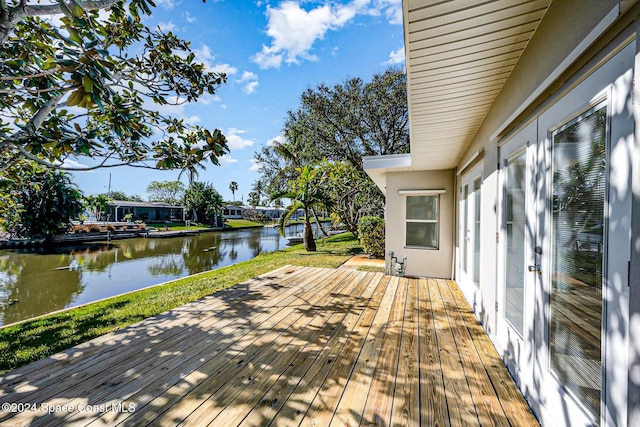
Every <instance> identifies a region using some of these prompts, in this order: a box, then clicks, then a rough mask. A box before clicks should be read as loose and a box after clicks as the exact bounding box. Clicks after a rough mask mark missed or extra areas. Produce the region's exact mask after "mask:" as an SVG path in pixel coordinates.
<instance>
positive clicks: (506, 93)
mask: <svg viewBox="0 0 640 427" xmlns="http://www.w3.org/2000/svg"><path fill="white" fill-rule="evenodd" d="M639 16H640V6H639V5H638V3H636V2H626V1H614V0H605V1H588V2H585V1H583V0H563V1H554V2H553V3H552V4H551V6H550V8H549V10H548V11H547V13H546V15H545V16H544V19H543V21H542V22H541V24H540V26H539V27H538V29H537V31H536V33H535V34H534V36H533V38H532V39H531V40H530V42H529V44H528V46H527V49H526V50H525V52H524V54H523V55H522V56H521V57H520V58H519V60H518V64H517V65H516V67H515V69H514V71H513V72H512V74H511V75H510V76H509V79H508V81H507V82H506V83H505V85H504V86H503V88H502V91H501V92H500V94H499V95H498V97H497V98H496V100H495V102H494V104H493V105H492V107H491V109H490V110H489V112H488V114H487V115H486V117H485V119H484V122H483V124H482V126H481V127H480V128H479V130H478V131H477V133H476V134H475V136H474V138H473V140H472V141H471V142H470V144H469V146H468V148H467V149H466V150H465V151H464V152H463V153H462V155H461V156H460V158H459V161H458V167H457V169H456V170H450V171H434V170H420V165H419V164H415V163H414V164H411V165H410V166H409V167H406V166H403V167H406V168H407V169H410V170H405V171H402V172H400V171H398V172H396V171H392V170H391V169H388V170H387V171H386V172H385V175H384V177H385V189H386V199H387V207H386V214H385V215H386V220H387V221H386V223H387V230H386V251H387V253H388V252H389V251H393V252H394V253H395V255H396V256H397V257H398V258H402V256H404V255H406V256H407V257H408V268H407V272H406V273H407V274H409V275H421V276H430V277H450V276H451V275H452V274H455V278H456V279H457V280H458V281H459V284H460V286H461V289H462V290H463V292H464V294H465V296H466V298H467V299H468V301H469V302H470V304H471V305H472V307H473V308H474V310H475V313H476V315H477V317H478V319H479V320H480V321H481V322H482V324H483V327H484V328H485V330H486V331H487V333H488V334H489V336H490V337H491V339H492V340H493V342H494V344H495V345H496V347H497V349H498V351H499V352H500V353H501V354H503V356H504V357H505V360H506V359H507V356H506V355H507V354H509V353H510V352H511V351H513V350H512V349H510V348H508V346H505V345H504V343H505V337H504V336H503V335H504V326H502V324H501V322H502V323H504V319H502V320H501V319H500V318H499V317H500V316H501V314H500V311H499V310H498V307H499V306H501V305H503V304H504V296H501V295H500V292H501V291H500V289H499V288H500V286H501V285H500V283H501V274H500V272H499V271H500V269H501V268H503V264H504V263H501V261H500V259H499V257H500V256H501V255H502V253H501V249H500V245H501V244H502V243H499V242H502V240H501V239H504V238H505V236H504V235H503V234H502V233H503V230H502V226H501V225H500V224H501V223H500V221H502V219H501V216H500V215H501V209H503V207H502V205H501V203H503V201H502V200H501V199H502V197H501V192H502V189H501V185H502V179H503V177H502V175H501V173H502V172H501V170H500V168H501V165H500V153H501V151H500V150H501V148H504V147H503V146H502V144H504V143H505V142H507V141H510V140H511V138H512V137H513V136H514V135H517V134H519V133H521V132H522V131H523V129H525V128H528V127H530V126H533V127H534V128H535V129H537V135H538V137H537V139H536V137H535V136H534V137H533V140H532V143H533V144H542V145H540V146H541V147H542V146H544V144H545V139H546V138H548V136H547V134H546V132H547V131H548V130H549V129H553V127H552V126H553V123H556V122H557V123H558V124H560V123H562V122H563V121H565V120H566V119H567V117H572V116H573V115H575V114H577V113H576V110H575V108H576V107H575V105H576V103H575V102H573V101H572V97H573V96H574V92H577V91H578V90H579V89H580V88H581V87H584V86H585V85H586V86H588V87H591V88H593V92H588V93H590V94H592V96H593V97H594V98H595V97H596V95H597V96H602V93H605V92H606V91H608V92H606V95H605V98H606V99H607V100H608V102H609V103H610V104H609V105H608V106H607V108H608V112H609V120H610V122H609V125H608V126H610V129H609V130H608V131H609V132H610V134H609V138H610V146H609V149H608V153H607V156H608V157H607V160H606V161H607V168H608V169H607V173H606V179H607V196H606V197H607V198H606V200H607V202H606V203H607V205H606V209H607V214H606V215H607V224H606V227H607V228H606V232H605V233H606V236H607V239H608V240H607V245H608V248H609V254H608V255H606V254H605V258H604V261H603V265H604V270H605V276H604V278H603V281H604V285H603V302H602V304H603V313H602V315H603V317H602V331H601V334H602V343H601V344H602V372H603V376H602V380H603V383H602V400H603V402H604V403H603V405H602V408H601V417H600V419H599V422H598V424H599V425H611V426H613V425H628V426H633V425H640V379H639V378H640V376H638V375H637V374H636V372H638V371H639V369H640V333H639V332H638V327H639V326H638V325H640V255H639V254H640V237H639V236H640V219H639V218H640V214H639V213H638V211H639V210H640V178H639V177H640V160H638V159H639V158H640V154H639V153H640V144H639V143H638V140H640V136H638V132H639V131H638V126H637V125H636V123H637V122H638V120H640V119H639V118H640V100H639V95H638V94H637V90H636V93H634V94H633V99H634V100H635V102H633V103H632V102H631V98H632V94H631V93H632V87H633V86H634V85H633V82H635V87H636V88H637V87H638V86H639V85H638V83H637V82H636V80H637V79H638V72H637V70H638V65H637V64H640V59H638V58H640V53H639V52H640V44H638V42H637V36H636V34H637V32H638V30H640V18H639ZM634 64H635V67H634ZM595 75H598V76H600V77H594V78H592V76H595ZM603 76H604V77H603ZM601 77H603V78H604V80H599V79H601ZM607 79H609V80H607ZM594 82H595V83H594ZM563 105H566V108H565V107H563ZM580 108H582V107H580ZM556 112H557V115H556ZM542 117H544V120H545V121H544V122H543V123H544V124H540V125H539V124H538V123H539V121H540V120H541V118H542ZM634 131H635V134H634ZM415 143H417V144H419V143H420V141H415V140H414V141H412V144H415ZM479 153H481V155H480V156H479ZM503 154H504V153H503ZM474 158H477V160H476V161H474V162H473V163H472V164H471V167H474V168H475V167H478V165H479V167H480V169H481V170H482V192H481V196H482V197H481V200H482V203H481V218H482V220H481V223H482V227H481V230H480V236H481V255H480V257H481V258H480V259H481V265H482V269H481V272H480V283H479V285H478V284H473V283H465V282H464V281H463V280H462V279H461V277H460V275H459V274H457V273H453V272H459V271H460V268H459V263H460V258H461V256H460V236H459V235H458V233H457V230H458V229H459V224H460V213H459V212H457V208H458V206H459V203H460V185H459V181H460V180H461V179H462V178H463V177H464V175H465V171H464V170H461V169H462V168H465V169H467V165H469V164H470V162H471V161H472V160H473V159H474ZM503 166H504V165H503ZM397 167H400V165H398V166H397ZM547 172H548V171H539V172H538V171H536V172H535V173H534V174H536V173H537V174H539V176H543V177H544V176H547V178H546V179H547V181H549V177H550V176H551V174H550V173H547ZM378 173H379V172H378ZM545 174H546V175H545ZM540 179H541V178H538V180H540ZM542 179H545V178H542ZM542 185H544V184H542ZM547 185H548V184H547ZM436 189H445V192H444V193H443V195H442V197H441V201H442V207H441V209H442V210H441V213H440V217H439V218H440V221H441V222H440V224H439V233H440V246H439V248H438V250H426V249H417V250H416V249H411V248H407V247H405V210H406V209H405V196H403V195H402V194H400V191H401V190H436ZM534 192H535V190H534ZM549 203H550V202H549V200H547V201H546V204H547V205H546V206H547V208H546V209H549ZM543 210H544V208H543ZM545 215H547V221H549V219H548V217H549V214H548V213H547V214H545ZM545 226H546V227H548V224H547V225H544V226H543V227H545ZM547 232H548V229H547ZM538 237H540V236H538ZM545 238H546V237H545ZM534 240H535V238H534ZM545 247H546V246H545ZM531 249H532V248H531ZM549 264H550V263H549ZM454 266H455V268H454ZM547 267H549V265H547ZM543 268H544V266H543ZM549 268H550V267H549ZM525 271H526V265H525ZM548 271H550V270H547V272H548ZM533 282H535V280H533V281H532V283H533ZM536 283H537V282H536ZM546 292H548V290H547V291H546ZM535 294H536V296H535V299H534V300H532V302H531V304H530V306H527V307H529V308H531V307H535V308H536V309H538V310H542V311H544V310H549V306H548V305H549V294H548V293H547V294H546V296H545V293H544V292H542V293H540V292H539V291H536V292H535ZM539 307H542V308H539ZM501 310H504V308H502V307H501ZM536 316H537V315H536ZM544 316H546V315H544V314H543V315H541V317H540V318H544V319H547V320H545V322H548V318H545V317H544ZM502 317H504V315H502ZM536 319H538V318H537V317H536ZM536 322H538V320H536ZM536 325H538V326H536V327H537V328H541V329H538V330H537V331H536V334H538V337H537V338H535V343H536V345H537V344H538V343H540V342H542V343H543V347H544V346H545V345H546V344H545V341H544V340H545V337H544V335H545V334H547V333H548V331H547V330H546V329H545V328H546V327H548V323H544V322H538V323H536ZM539 325H542V326H539ZM545 325H546V326H545ZM527 333H529V332H527ZM531 334H533V332H531ZM532 336H533V335H532ZM531 351H537V352H542V353H544V352H545V351H546V350H541V349H540V348H539V347H535V348H534V349H533V350H531ZM545 357H546V356H543V357H542V358H541V359H540V360H543V361H544V360H545ZM529 358H531V355H530V354H529ZM507 364H508V363H507ZM510 368H513V366H510ZM520 368H522V366H517V365H516V366H515V369H520ZM535 369H537V370H538V371H536V372H537V373H536V374H532V377H531V378H532V380H533V381H532V383H534V387H532V388H529V386H527V385H526V384H525V385H524V386H523V385H522V384H523V383H519V384H520V385H521V387H522V391H523V393H525V395H526V396H527V398H528V399H530V402H531V401H534V400H535V401H537V403H534V404H533V405H532V406H534V409H535V410H536V413H537V415H538V416H539V417H540V418H541V419H542V421H543V424H545V425H547V424H549V425H555V424H556V423H557V424H558V425H574V424H576V425H590V424H589V421H588V417H583V418H579V420H578V419H573V418H571V417H569V416H568V415H567V413H566V412H563V410H562V407H561V406H558V405H562V404H563V402H564V400H562V401H561V399H553V398H552V399H549V397H548V395H546V394H545V392H544V390H542V389H540V390H538V389H536V386H537V383H536V381H537V379H538V378H537V377H535V376H534V375H539V372H540V370H542V371H544V370H545V369H548V368H547V367H545V366H536V368H535ZM512 372H513V371H512ZM530 384H531V383H530ZM552 400H557V402H554V401H552ZM545 401H546V402H545ZM543 402H544V403H543ZM583 415H584V414H583ZM585 420H586V421H585Z"/></svg>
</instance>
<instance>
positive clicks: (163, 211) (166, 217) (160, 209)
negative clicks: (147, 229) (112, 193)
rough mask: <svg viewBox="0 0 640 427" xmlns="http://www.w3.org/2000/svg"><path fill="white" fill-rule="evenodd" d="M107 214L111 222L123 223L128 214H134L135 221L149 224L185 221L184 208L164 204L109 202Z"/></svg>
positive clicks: (124, 201)
mask: <svg viewBox="0 0 640 427" xmlns="http://www.w3.org/2000/svg"><path fill="white" fill-rule="evenodd" d="M107 213H108V215H109V216H108V218H109V220H111V221H122V219H123V218H124V216H125V215H127V214H133V219H134V220H138V219H139V220H142V221H147V222H157V221H184V206H173V205H170V204H168V203H162V202H132V201H126V200H113V201H111V202H109V210H108V212H107Z"/></svg>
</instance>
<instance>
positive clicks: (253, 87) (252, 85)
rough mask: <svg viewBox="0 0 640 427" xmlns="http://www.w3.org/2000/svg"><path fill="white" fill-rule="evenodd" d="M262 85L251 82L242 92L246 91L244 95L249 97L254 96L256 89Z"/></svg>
mask: <svg viewBox="0 0 640 427" xmlns="http://www.w3.org/2000/svg"><path fill="white" fill-rule="evenodd" d="M259 84H260V83H258V82H249V83H247V84H246V85H245V86H244V87H243V88H242V90H243V91H244V93H246V94H247V95H250V94H252V93H253V92H255V90H256V88H257V87H258V85H259Z"/></svg>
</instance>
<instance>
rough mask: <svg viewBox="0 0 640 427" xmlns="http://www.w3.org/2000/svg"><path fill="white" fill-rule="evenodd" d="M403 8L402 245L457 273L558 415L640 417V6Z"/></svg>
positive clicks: (393, 170)
mask: <svg viewBox="0 0 640 427" xmlns="http://www.w3.org/2000/svg"><path fill="white" fill-rule="evenodd" d="M402 6H403V15H404V36H405V55H406V68H407V85H408V103H409V117H410V138H411V150H410V151H411V152H410V153H409V154H406V155H405V154H402V155H390V156H376V157H369V158H366V159H365V160H364V167H365V169H366V171H367V173H368V174H369V175H370V176H371V177H372V178H373V180H374V181H375V182H376V184H377V185H378V186H379V187H380V188H381V189H382V190H383V191H384V192H385V194H386V220H387V226H386V252H387V253H389V252H390V251H393V252H394V255H395V256H396V257H404V256H406V257H407V265H406V274H408V275H419V276H430V277H439V278H454V279H456V280H457V282H458V284H459V286H460V287H461V289H462V291H463V292H464V294H465V297H466V299H467V300H468V302H469V303H470V304H471V306H472V307H473V309H474V312H475V315H476V318H477V319H478V320H479V321H480V322H481V323H482V325H483V327H484V330H485V331H486V332H487V334H488V335H489V337H490V338H491V340H492V341H493V344H494V345H495V347H496V348H497V349H498V351H499V353H500V354H501V356H502V358H503V361H504V363H505V364H506V366H507V367H508V369H509V371H510V373H511V375H512V376H513V377H514V379H515V380H516V382H517V384H518V386H519V388H520V390H521V391H522V392H523V394H524V396H525V398H526V399H527V401H528V402H529V404H530V406H531V408H532V409H533V411H534V413H535V414H536V416H537V417H538V419H539V420H540V421H541V423H542V424H543V425H545V426H549V425H558V426H592V425H607V426H625V425H628V426H637V425H640V376H638V375H637V372H638V369H640V327H639V325H638V321H639V320H640V178H639V177H640V145H639V144H638V129H639V128H640V127H639V126H638V123H637V122H638V120H640V102H638V99H637V96H636V95H635V92H634V87H638V85H636V84H635V81H637V80H638V76H639V74H638V69H637V67H636V64H639V62H638V61H639V59H640V55H639V52H640V45H639V44H638V41H637V31H638V28H640V19H639V15H640V4H638V2H637V1H622V0H598V1H595V0H593V1H585V0H553V1H552V0H540V1H515V0H510V1H486V2H469V1H462V0H452V1H448V2H424V1H419V0H404V1H403V2H402ZM632 178H633V179H632Z"/></svg>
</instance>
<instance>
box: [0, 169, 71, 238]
mask: <svg viewBox="0 0 640 427" xmlns="http://www.w3.org/2000/svg"><path fill="white" fill-rule="evenodd" d="M23 163H24V164H22V165H21V167H19V168H12V169H11V171H5V172H3V173H2V174H1V176H0V194H1V196H0V225H2V228H3V229H5V230H7V231H9V232H11V233H13V234H16V235H22V236H26V237H29V238H32V239H36V238H46V239H47V240H49V239H51V238H52V237H53V236H54V235H56V234H58V233H60V232H64V231H65V230H66V229H67V228H68V226H69V225H70V224H71V220H72V219H74V218H77V217H78V216H79V215H80V214H81V213H82V212H83V210H84V206H83V197H82V193H81V192H80V190H78V188H77V187H76V186H75V185H74V184H73V182H72V181H71V178H70V176H69V174H68V173H65V172H62V171H57V170H53V169H49V168H44V167H42V166H40V165H38V164H37V163H34V162H25V161H23Z"/></svg>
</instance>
